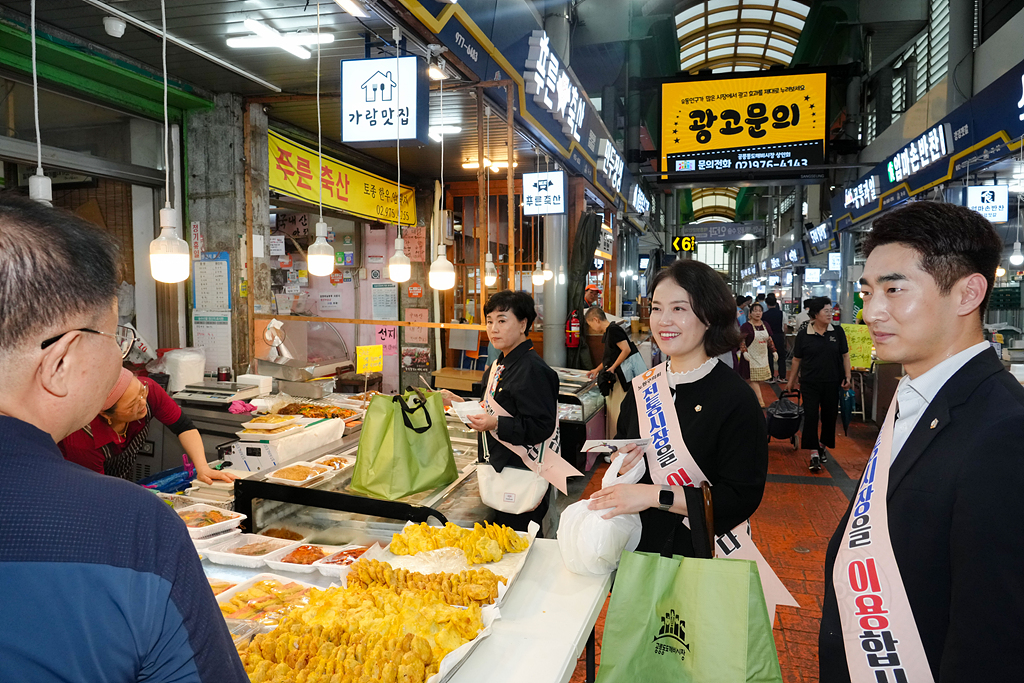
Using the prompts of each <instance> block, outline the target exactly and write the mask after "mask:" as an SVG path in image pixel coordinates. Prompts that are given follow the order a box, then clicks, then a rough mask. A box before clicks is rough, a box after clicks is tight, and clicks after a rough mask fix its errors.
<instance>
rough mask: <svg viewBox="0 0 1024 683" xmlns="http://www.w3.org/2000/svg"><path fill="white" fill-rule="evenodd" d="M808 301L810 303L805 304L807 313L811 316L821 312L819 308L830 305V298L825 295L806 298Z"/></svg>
mask: <svg viewBox="0 0 1024 683" xmlns="http://www.w3.org/2000/svg"><path fill="white" fill-rule="evenodd" d="M808 301H809V302H810V303H809V304H807V313H808V314H809V315H810V316H811V317H812V318H813V317H815V316H817V315H818V314H819V313H821V309H823V308H825V307H826V306H831V305H832V299H830V298H828V297H827V296H816V297H814V298H813V299H808Z"/></svg>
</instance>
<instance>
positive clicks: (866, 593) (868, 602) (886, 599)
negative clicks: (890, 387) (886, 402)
mask: <svg viewBox="0 0 1024 683" xmlns="http://www.w3.org/2000/svg"><path fill="white" fill-rule="evenodd" d="M895 420H896V401H893V402H892V405H890V406H889V413H888V414H887V415H886V416H885V422H884V423H883V424H882V431H881V433H880V434H879V435H878V440H877V441H876V442H875V448H874V450H872V451H871V458H870V459H869V460H868V464H867V466H866V467H865V468H864V476H863V477H861V480H860V485H859V486H858V487H857V494H856V497H855V498H854V506H853V509H852V510H850V519H849V521H848V522H847V524H846V530H845V531H844V532H843V538H842V541H841V542H840V545H839V552H838V554H837V555H836V563H835V566H834V567H833V568H832V581H833V583H834V585H835V589H836V600H837V602H838V603H839V618H840V621H841V622H842V625H843V643H844V645H845V646H846V664H847V666H848V667H849V669H850V681H851V683H889V682H890V681H891V682H893V683H932V681H933V680H934V679H933V678H932V670H931V667H929V666H928V657H927V655H926V654H925V651H924V645H922V643H921V634H920V633H918V630H917V622H916V621H914V613H913V611H912V610H911V608H910V600H909V599H908V598H907V591H906V588H905V587H904V586H903V579H902V578H901V577H900V568H899V566H898V565H897V564H896V556H895V555H894V554H893V551H892V542H891V541H890V539H889V517H888V513H887V509H886V508H887V506H886V500H885V497H886V492H887V491H888V489H889V465H890V464H891V463H892V433H893V425H894V423H895Z"/></svg>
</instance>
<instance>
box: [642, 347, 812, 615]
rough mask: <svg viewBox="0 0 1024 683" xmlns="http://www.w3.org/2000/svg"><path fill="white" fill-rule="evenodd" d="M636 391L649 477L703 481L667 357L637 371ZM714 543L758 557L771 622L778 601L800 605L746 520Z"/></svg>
mask: <svg viewBox="0 0 1024 683" xmlns="http://www.w3.org/2000/svg"><path fill="white" fill-rule="evenodd" d="M633 391H634V392H635V393H636V412H637V418H638V419H639V421H640V437H641V438H643V439H650V440H651V442H650V443H649V444H648V445H647V447H646V450H645V455H646V456H647V466H648V468H649V469H650V472H651V480H652V481H653V482H654V483H655V484H658V485H666V484H667V485H670V486H693V487H699V486H700V485H701V484H702V483H704V482H705V481H707V477H705V476H704V473H703V472H702V471H701V469H700V467H698V466H697V463H696V462H695V461H694V459H693V456H692V455H691V454H690V449H689V448H687V447H686V442H685V441H684V440H683V432H682V429H680V427H679V415H677V414H676V409H675V401H673V399H672V392H671V391H669V385H668V363H667V362H665V363H662V364H661V365H658V366H655V367H653V368H651V369H650V370H648V371H647V372H645V373H643V374H642V375H640V376H638V377H635V378H634V379H633ZM708 483H709V484H710V483H711V482H708ZM683 523H684V524H686V525H687V526H689V520H688V519H684V520H683ZM715 546H716V550H715V554H716V556H718V557H726V558H729V559H735V560H751V561H753V562H756V563H757V571H758V574H760V576H761V588H762V590H763V591H764V599H765V603H766V604H767V605H768V617H769V619H770V620H771V622H770V623H774V622H775V607H776V605H787V606H790V607H799V606H800V604H799V603H798V602H797V601H796V600H795V599H794V598H793V596H792V595H791V594H790V592H789V590H787V589H786V586H785V585H784V584H783V583H782V581H781V580H780V579H779V577H778V576H776V575H775V571H774V570H773V569H772V568H771V565H769V564H768V561H767V560H765V559H764V556H762V555H761V551H760V550H758V549H757V546H756V545H754V541H753V540H752V539H751V538H750V525H749V523H748V522H743V523H741V524H739V525H737V526H736V528H734V529H733V530H732V531H729V532H727V533H724V534H722V535H720V536H716V537H715Z"/></svg>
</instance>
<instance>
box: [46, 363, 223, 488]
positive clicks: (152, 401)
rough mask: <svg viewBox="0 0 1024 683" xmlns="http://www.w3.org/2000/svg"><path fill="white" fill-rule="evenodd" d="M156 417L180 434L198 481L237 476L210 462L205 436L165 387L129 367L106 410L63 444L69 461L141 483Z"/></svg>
mask: <svg viewBox="0 0 1024 683" xmlns="http://www.w3.org/2000/svg"><path fill="white" fill-rule="evenodd" d="M153 418H156V419H157V420H158V421H160V422H162V423H163V424H164V425H166V426H167V428H168V429H169V430H171V431H172V432H173V433H174V434H175V436H177V437H178V441H180V442H181V446H182V448H184V449H185V453H186V454H187V455H188V458H189V460H191V461H192V465H193V466H194V467H195V468H196V479H198V480H199V481H201V482H203V483H205V484H210V483H212V482H213V480H214V479H217V480H220V481H227V482H231V481H234V480H235V479H236V477H235V475H233V474H230V473H228V472H219V471H217V470H215V469H212V468H211V467H210V466H209V465H207V464H206V451H205V448H204V447H203V437H202V436H200V435H199V430H198V429H196V426H195V425H194V424H192V420H190V419H189V417H188V415H185V414H184V413H183V412H182V411H181V408H180V407H179V406H178V404H177V403H175V402H174V399H173V398H171V397H170V396H168V395H167V392H166V391H164V390H163V387H161V386H160V385H159V384H157V383H156V382H154V381H153V380H151V379H150V378H148V377H135V376H134V375H133V374H132V373H131V371H130V370H127V369H124V368H122V369H121V374H120V375H119V376H118V379H117V383H116V384H115V385H114V388H113V389H111V390H110V394H109V395H108V396H107V398H106V400H105V401H104V402H103V409H102V410H101V411H100V414H99V415H97V416H96V417H95V419H93V421H92V422H90V423H89V424H87V425H86V426H85V427H82V428H81V429H79V430H78V431H77V432H75V433H74V434H71V435H69V436H68V437H67V438H66V439H64V440H63V441H61V442H60V443H59V444H57V446H58V447H59V448H60V451H61V453H63V454H64V458H65V459H66V460H70V461H71V462H76V463H78V464H79V465H81V466H82V467H88V468H89V469H91V470H93V471H95V472H99V473H101V474H109V475H111V476H114V477H120V478H122V479H127V480H128V481H135V478H136V477H135V461H136V459H137V458H138V454H139V452H140V451H142V449H143V447H144V446H145V444H146V443H147V438H148V436H149V424H150V422H151V421H152V420H153Z"/></svg>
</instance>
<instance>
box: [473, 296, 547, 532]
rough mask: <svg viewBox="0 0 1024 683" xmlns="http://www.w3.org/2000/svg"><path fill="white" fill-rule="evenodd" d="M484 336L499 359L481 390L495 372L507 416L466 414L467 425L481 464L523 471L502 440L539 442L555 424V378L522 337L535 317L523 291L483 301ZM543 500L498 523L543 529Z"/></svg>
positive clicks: (498, 397) (518, 443) (519, 460)
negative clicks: (472, 432)
mask: <svg viewBox="0 0 1024 683" xmlns="http://www.w3.org/2000/svg"><path fill="white" fill-rule="evenodd" d="M484 316H485V318H486V321H487V337H488V338H489V339H490V342H491V345H492V346H494V348H496V349H497V350H498V351H500V352H501V355H499V356H498V359H497V360H496V361H494V362H493V363H492V364H491V365H489V366H487V368H485V369H484V376H483V379H482V380H481V382H482V383H483V387H484V391H487V387H488V386H490V383H491V377H492V375H495V373H497V374H496V378H495V391H494V400H495V401H497V403H498V405H500V406H501V407H502V408H504V409H505V411H506V412H507V413H508V414H509V417H498V416H496V415H489V414H487V413H481V414H477V415H469V416H468V418H467V419H468V420H469V421H470V426H471V427H472V428H473V429H475V430H476V431H478V432H480V439H479V442H480V460H481V461H482V462H490V464H491V466H492V467H494V470H495V471H496V472H499V473H500V472H501V471H502V470H503V469H504V468H506V467H516V468H521V469H527V467H526V464H525V463H524V462H523V460H522V458H521V457H520V456H519V455H518V454H516V453H514V452H512V451H511V450H509V449H508V448H507V447H506V446H505V445H504V444H503V443H502V442H505V443H508V444H513V445H516V446H535V445H537V444H541V443H544V441H546V440H547V439H548V437H550V436H551V435H552V434H553V433H554V431H555V427H556V426H557V424H558V375H557V374H555V371H554V370H552V369H551V368H550V367H549V366H548V364H547V363H545V362H544V359H543V358H541V357H540V356H539V355H537V352H536V351H534V350H533V342H532V341H530V340H529V339H528V338H527V336H526V335H527V334H528V333H529V331H530V327H531V326H532V325H533V321H534V320H535V319H536V317H537V312H536V310H535V309H534V305H533V299H532V298H531V297H530V295H529V294H526V293H525V292H512V291H509V290H505V291H502V292H498V293H497V294H495V295H493V296H492V297H490V298H489V299H488V300H487V304H486V305H485V306H484ZM547 511H548V497H547V496H545V497H544V498H543V499H542V500H541V502H540V504H539V505H538V506H537V507H536V508H534V509H533V510H531V511H529V512H524V513H523V514H520V515H510V514H506V513H504V512H500V511H499V512H497V513H496V517H495V519H494V521H495V523H497V524H505V525H506V526H510V527H512V528H513V529H516V530H519V531H526V528H527V526H528V525H529V523H530V522H531V521H535V522H537V523H538V524H540V525H541V528H542V529H543V523H542V521H543V519H544V515H545V514H546V513H547Z"/></svg>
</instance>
